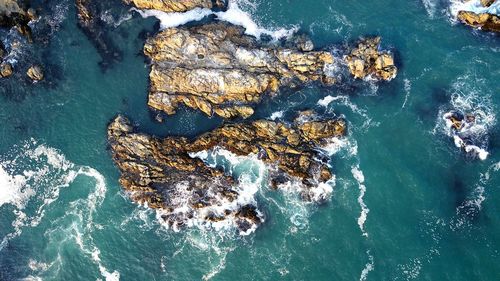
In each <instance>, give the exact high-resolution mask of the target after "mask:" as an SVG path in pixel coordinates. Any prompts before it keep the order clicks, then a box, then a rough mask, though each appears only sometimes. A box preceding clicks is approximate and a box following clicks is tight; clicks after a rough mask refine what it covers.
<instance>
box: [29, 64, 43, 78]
mask: <svg viewBox="0 0 500 281" xmlns="http://www.w3.org/2000/svg"><path fill="white" fill-rule="evenodd" d="M26 75H28V77H29V78H30V79H31V80H33V81H34V82H38V81H41V80H43V78H44V75H43V70H42V68H41V67H40V66H39V65H32V66H31V67H30V68H29V69H28V71H27V72H26Z"/></svg>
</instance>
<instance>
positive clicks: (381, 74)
mask: <svg viewBox="0 0 500 281" xmlns="http://www.w3.org/2000/svg"><path fill="white" fill-rule="evenodd" d="M379 49H380V37H374V38H366V39H362V40H361V41H360V42H358V44H357V46H356V47H355V48H354V49H352V50H351V52H350V54H348V55H347V56H345V57H344V60H345V61H346V63H347V66H348V67H349V71H350V72H351V74H352V75H353V76H354V77H355V78H360V79H363V78H365V77H370V78H375V79H377V80H386V81H389V80H391V79H393V78H394V77H396V74H397V71H398V69H397V67H396V66H395V65H394V58H393V56H392V54H390V53H389V52H387V51H379Z"/></svg>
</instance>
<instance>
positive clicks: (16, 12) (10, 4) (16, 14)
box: [0, 0, 31, 41]
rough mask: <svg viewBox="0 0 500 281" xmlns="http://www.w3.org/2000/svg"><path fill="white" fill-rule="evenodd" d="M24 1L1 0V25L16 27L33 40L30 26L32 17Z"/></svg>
mask: <svg viewBox="0 0 500 281" xmlns="http://www.w3.org/2000/svg"><path fill="white" fill-rule="evenodd" d="M22 4H23V2H21V1H17V0H0V27H4V28H11V27H14V26H15V27H16V28H17V30H18V31H19V32H20V33H21V34H23V35H25V36H26V37H27V38H28V40H29V41H31V28H30V27H29V26H28V23H29V21H30V17H29V15H28V13H27V12H26V10H25V9H24V6H23V5H22Z"/></svg>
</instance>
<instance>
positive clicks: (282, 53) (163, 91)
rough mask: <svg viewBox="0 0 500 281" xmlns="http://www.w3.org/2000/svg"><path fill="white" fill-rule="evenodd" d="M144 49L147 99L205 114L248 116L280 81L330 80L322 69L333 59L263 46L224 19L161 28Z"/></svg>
mask: <svg viewBox="0 0 500 281" xmlns="http://www.w3.org/2000/svg"><path fill="white" fill-rule="evenodd" d="M311 44H312V43H310V42H309V43H308V45H309V46H306V48H307V49H311V46H310V45H311ZM144 53H145V54H146V55H147V56H148V57H149V58H150V59H151V62H152V66H151V73H150V92H149V102H148V104H149V106H151V107H152V108H154V109H157V110H161V111H163V112H165V113H167V114H174V113H175V111H176V109H177V108H178V107H179V105H186V106H188V107H191V108H194V109H198V110H201V111H202V112H204V113H205V114H207V115H209V116H211V115H213V114H216V115H218V116H221V117H224V118H232V117H237V116H241V117H244V118H246V117H249V116H250V115H252V114H253V112H254V110H253V108H252V106H253V105H254V104H255V103H257V102H259V101H260V100H261V99H262V97H263V96H264V95H266V94H269V93H275V92H276V91H277V90H278V89H279V88H280V87H283V86H294V85H298V84H303V83H307V82H309V81H316V80H323V81H325V82H328V83H332V82H333V81H331V79H328V77H326V75H325V73H324V71H323V70H324V68H325V66H326V65H328V64H331V63H333V56H332V55H331V54H330V53H328V52H322V51H300V50H299V49H298V48H288V49H285V48H278V47H271V46H262V44H260V43H258V42H257V41H256V40H255V38H253V37H250V36H247V35H244V30H243V28H241V27H237V26H233V25H230V24H225V23H213V24H206V25H202V26H194V27H179V28H169V29H166V30H163V31H162V32H160V33H159V34H158V35H156V36H155V37H153V38H150V39H149V40H148V41H147V42H146V44H145V46H144Z"/></svg>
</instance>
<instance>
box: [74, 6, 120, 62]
mask: <svg viewBox="0 0 500 281" xmlns="http://www.w3.org/2000/svg"><path fill="white" fill-rule="evenodd" d="M75 3H76V10H77V17H78V27H79V28H80V29H81V30H82V31H83V33H84V34H85V36H87V38H89V40H90V41H91V42H92V44H93V45H94V46H95V48H96V49H97V52H98V53H99V55H100V56H101V59H102V61H101V62H100V63H99V64H100V66H101V67H102V68H103V69H106V67H108V66H110V65H111V64H113V63H115V62H117V61H120V60H121V58H122V53H121V51H120V50H119V49H118V47H117V46H116V45H115V44H114V43H113V41H112V40H111V38H110V36H109V35H108V33H107V32H106V30H105V27H106V23H105V22H104V21H103V20H102V19H101V15H100V13H101V10H102V7H101V6H100V5H103V4H104V3H105V2H101V1H97V0H76V1H75Z"/></svg>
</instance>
